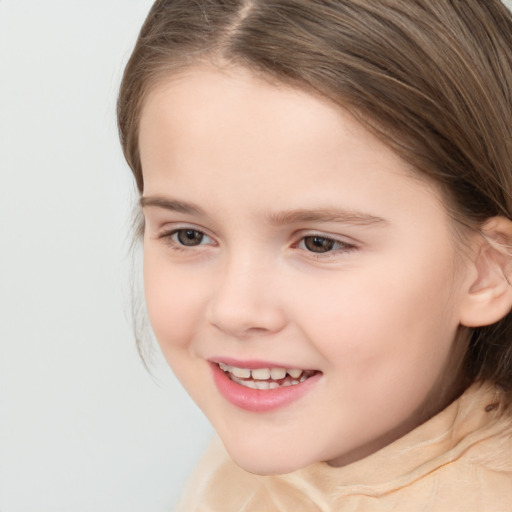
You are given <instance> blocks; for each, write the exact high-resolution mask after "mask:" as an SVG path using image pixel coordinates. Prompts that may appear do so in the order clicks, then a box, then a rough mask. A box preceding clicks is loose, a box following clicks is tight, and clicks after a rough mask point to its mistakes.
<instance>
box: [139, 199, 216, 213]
mask: <svg viewBox="0 0 512 512" xmlns="http://www.w3.org/2000/svg"><path fill="white" fill-rule="evenodd" d="M140 205H141V207H142V208H146V207H148V206H153V207H156V208H163V209H164V210H171V211H173V212H178V213H185V214H189V215H202V216H205V215H206V212H205V211H204V210H203V209H202V208H200V207H199V206H196V205H195V204H192V203H187V202H186V201H178V200H176V199H170V198H166V197H160V196H148V197H145V196H142V197H141V198H140Z"/></svg>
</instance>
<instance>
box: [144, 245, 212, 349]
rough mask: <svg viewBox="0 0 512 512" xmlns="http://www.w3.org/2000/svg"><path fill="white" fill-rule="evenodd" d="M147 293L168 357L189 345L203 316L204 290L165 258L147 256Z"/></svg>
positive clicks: (151, 316) (150, 313) (155, 328)
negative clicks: (171, 352)
mask: <svg viewBox="0 0 512 512" xmlns="http://www.w3.org/2000/svg"><path fill="white" fill-rule="evenodd" d="M144 292H145V298H146V307H147V312H148V317H149V321H150V323H151V327H152V329H153V332H154V333H155V336H156V339H157V341H158V343H159V344H160V346H161V347H162V350H163V352H164V354H165V353H166V352H167V350H172V349H173V348H179V347H183V346H186V345H187V344H188V343H189V342H190V340H191V337H192V336H193V333H194V329H195V328H196V327H197V325H198V322H200V320H201V316H202V309H203V308H202V301H201V296H202V292H204V288H203V287H202V286H200V284H199V280H198V279H194V278H191V279H187V276H186V273H184V272H183V271H182V270H180V268H178V267H173V266H171V265H169V263H168V262H167V261H166V259H165V258H163V257H162V256H160V255H155V254H152V253H151V252H150V251H147V252H146V251H145V253H144Z"/></svg>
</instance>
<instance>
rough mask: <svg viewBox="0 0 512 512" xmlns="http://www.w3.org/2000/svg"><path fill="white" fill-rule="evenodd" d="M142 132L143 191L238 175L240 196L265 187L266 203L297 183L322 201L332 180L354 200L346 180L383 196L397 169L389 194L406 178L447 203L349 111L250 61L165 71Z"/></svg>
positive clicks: (212, 184) (406, 184)
mask: <svg viewBox="0 0 512 512" xmlns="http://www.w3.org/2000/svg"><path fill="white" fill-rule="evenodd" d="M139 133H140V138H139V143H140V152H141V161H142V167H143V174H144V181H145V190H144V192H145V193H151V194H156V193H159V192H160V191H161V190H165V189H166V187H172V189H173V190H179V189H180V187H182V186H183V187H185V186H190V184H191V183H193V184H194V187H196V190H197V191H198V192H200V190H201V186H202V185H203V189H204V190H203V192H204V194H205V196H207V195H208V194H209V196H212V193H213V192H215V193H217V192H216V191H217V190H219V189H222V188H225V187H227V186H228V184H230V185H231V186H233V187H236V190H237V194H238V195H240V196H242V195H243V194H244V193H247V195H248V196H258V194H259V201H260V203H261V204H262V205H263V203H264V197H267V196H268V197H272V200H277V199H279V197H280V196H282V195H283V192H284V191H288V192H289V193H290V195H291V194H293V189H294V188H297V190H295V192H296V193H297V202H300V201H299V199H300V200H301V199H302V198H304V196H305V195H308V196H309V198H308V199H311V200H314V199H315V194H317V195H319V197H318V200H319V201H320V200H321V199H320V195H321V194H324V195H325V193H326V190H327V192H328V193H329V195H330V197H332V199H329V200H330V201H331V202H333V201H334V200H335V198H337V197H342V198H343V201H344V202H346V203H351V199H350V197H347V196H346V195H345V194H344V189H349V188H350V186H354V187H356V188H359V189H360V188H361V187H362V188H363V189H364V190H365V191H367V192H368V195H369V197H371V194H370V192H371V191H372V190H373V192H374V193H375V195H376V196H382V194H383V192H382V193H380V192H379V190H378V187H380V186H382V184H383V183H382V182H383V180H384V179H386V180H388V181H389V179H392V180H394V181H395V182H396V183H393V184H391V183H388V184H387V187H386V194H391V195H396V192H395V190H394V189H395V188H396V184H397V183H400V186H401V188H402V189H407V188H410V189H411V192H412V191H413V189H414V193H416V194H417V193H424V194H428V195H431V196H433V197H434V198H435V199H436V200H438V206H439V205H440V201H439V200H440V197H441V196H440V194H439V193H438V191H437V190H436V187H435V186H434V185H433V184H432V183H430V181H427V180H426V179H424V178H422V177H420V176H421V175H419V173H417V172H413V171H412V170H411V168H410V166H409V165H408V164H407V163H406V162H404V161H403V160H402V159H401V158H400V157H399V156H398V155H396V153H394V152H393V151H392V150H391V149H390V148H389V147H388V146H387V145H386V144H384V143H383V142H381V141H380V140H379V139H377V138H376V137H375V136H374V135H373V134H372V133H371V132H370V131H369V130H368V129H366V128H365V127H364V126H363V125H362V124H361V123H360V122H358V120H357V119H356V118H355V117H354V116H352V115H351V114H350V113H349V112H348V111H346V110H345V109H342V108H341V107H339V106H337V105H335V104H333V103H332V102H330V101H329V100H327V99H325V98H322V97H319V96H316V95H313V94H310V93H308V92H306V91H303V90H300V89H297V88H292V87H290V86H286V85H281V84H273V83H270V82H268V81H266V80H264V79H262V78H261V77H258V76H255V75H254V74H253V73H251V72H250V71H247V70H245V69H243V68H233V67H230V68H218V67H213V66H206V65H205V66H198V67H194V68H189V69H186V70H185V71H183V72H180V73H178V74H176V75H172V76H169V77H167V78H166V79H164V80H162V81H160V83H159V84H158V85H157V86H155V87H154V88H153V89H152V90H151V92H150V93H149V94H148V96H147V98H146V101H145V104H144V107H143V110H142V115H141V123H140V132H139ZM269 184H270V185H271V187H272V189H273V191H269V187H268V185H269ZM333 187H337V190H334V189H332V188H333ZM212 188H213V190H212ZM298 188H301V190H300V191H299V190H298ZM329 189H332V190H329ZM299 192H300V193H299ZM269 194H270V195H269ZM397 198H398V196H397ZM404 200H405V198H400V201H404ZM290 206H292V207H302V205H300V204H298V205H290ZM344 206H347V207H348V208H351V204H347V205H344ZM403 206H404V207H406V205H405V204H404V205H403Z"/></svg>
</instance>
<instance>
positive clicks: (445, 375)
mask: <svg viewBox="0 0 512 512" xmlns="http://www.w3.org/2000/svg"><path fill="white" fill-rule="evenodd" d="M140 151H141V161H142V166H143V175H144V192H143V205H144V215H145V234H144V279H145V294H146V301H147V309H148V313H149V318H150V321H151V325H152V327H153V330H154V332H155V335H156V338H157V339H158V342H159V344H160V347H161V349H162V351H163V354H164V355H165V357H166V359H167V361H168V362H169V364H170V366H171V367H172V369H173V370H174V372H175V373H176V375H177V376H178V378H179V379H180V381H181V382H182V384H183V385H184V387H185V388H186V390H187V391H188V392H189V393H190V395H191V396H192V398H193V399H194V400H195V401H196V402H197V404H198V405H199V406H200V407H201V409H202V410H203V411H204V413H205V414H206V415H207V417H208V418H209V419H210V421H211V423H212V424H213V426H214V428H215V429H216V430H217V432H218V434H219V435H220V437H221V439H222V441H223V442H224V444H225V446H226V448H227V450H228V451H229V453H230V454H231V456H232V457H233V458H234V460H235V461H236V462H237V463H238V464H239V465H240V466H242V467H243V468H245V469H247V470H249V471H251V472H255V473H259V474H275V473H284V472H289V471H292V470H295V469H298V468H301V467H304V466H307V465H309V464H311V463H314V462H318V461H327V462H329V463H330V464H332V465H345V464H347V463H350V462H353V461H355V460H358V459H360V458H363V457H366V456H368V455H369V454H371V453H373V452H375V451H376V450H378V449H380V448H382V447H383V446H385V445H387V444H389V443H390V442H392V441H394V440H395V439H397V438H398V437H401V436H403V435H404V434H405V433H407V432H409V431H410V430H412V429H413V428H415V427H416V426H417V425H419V424H420V423H422V422H423V421H425V420H426V419H428V418H429V417H431V416H432V415H433V414H435V413H437V412H438V411H439V410H440V409H441V408H443V407H444V406H445V405H447V404H448V403H449V402H450V401H452V400H453V399H454V398H455V397H456V396H457V395H458V394H459V393H460V392H461V388H460V371H459V370H460V363H461V360H462V356H463V352H464V350H465V338H464V336H461V335H459V334H458V333H459V331H460V324H461V322H463V320H466V321H467V322H468V321H469V322H471V307H474V306H471V304H472V302H471V300H472V299H471V298H470V296H471V294H472V292H473V291H474V290H476V289H477V285H476V283H477V282H478V267H477V265H475V263H474V260H475V258H476V254H477V252H478V251H477V249H476V248H474V249H471V247H476V245H477V243H480V242H478V240H480V239H481V237H476V236H475V237H474V239H475V240H477V242H475V243H474V244H473V245H471V243H472V242H471V237H469V239H470V242H469V245H468V247H469V248H468V247H466V250H465V251H464V252H462V251H461V248H460V244H459V242H458V240H456V238H455V236H454V226H453V221H452V220H451V219H450V218H449V217H448V215H447V213H446V211H445V208H444V207H443V198H442V196H441V193H440V192H439V191H438V190H437V189H436V187H435V186H433V185H431V184H429V183H428V182H426V181H425V180H424V179H422V178H419V177H418V175H416V174H414V173H413V171H412V170H411V169H410V168H409V166H408V165H407V164H406V163H405V162H404V161H403V160H401V159H400V158H399V157H398V156H397V155H396V154H395V153H394V152H393V151H391V150H390V149H389V148H388V147H387V146H386V145H384V144H383V143H382V142H381V141H379V140H378V139H377V138H376V137H375V136H373V135H372V134H371V133H370V132H369V131H368V130H366V129H365V128H364V127H363V126H362V125H361V124H360V123H358V122H357V120H356V119H354V117H352V116H351V115H350V114H349V113H348V112H346V111H344V110H343V109H341V108H339V107H337V106H335V105H333V104H331V103H329V102H328V101H327V100H324V99H322V98H319V97H316V96H314V95H312V94H309V93H306V92H303V91H301V90H297V89H293V88H291V87H288V86H284V85H276V84H272V83H270V82H268V81H265V80H264V79H262V78H260V77H258V76H256V75H254V74H252V73H251V72H249V71H246V70H244V69H241V68H236V67H230V66H224V67H221V66H213V65H207V64H202V65H198V66H196V67H192V68H189V69H187V70H185V71H182V72H180V74H178V75H174V76H172V77H169V78H166V79H163V80H162V81H161V82H160V83H159V85H158V86H156V87H155V88H154V89H153V90H152V91H151V92H150V94H149V95H148V97H147V99H146V102H145V104H144V108H143V111H142V118H141V124H140ZM478 321H479V322H480V320H478ZM228 357H229V358H234V359H237V360H244V361H247V360H263V361H272V362H276V363H280V364H282V366H283V367H287V368H304V369H314V370H317V371H319V372H321V378H320V379H319V380H318V382H317V383H316V384H315V385H314V386H312V387H311V389H310V391H308V393H306V394H305V395H304V396H303V397H301V398H300V399H298V400H296V401H294V402H292V403H291V404H288V405H287V406H286V407H282V408H279V409H277V410H275V411H270V412H265V413H255V412H251V411H246V410H242V409H239V408H237V407H236V406H234V405H232V404H231V403H229V401H227V400H226V399H225V398H223V397H222V396H221V395H220V393H219V391H218V389H217V388H216V386H215V385H214V383H213V378H212V372H211V371H210V366H209V365H210V363H209V361H211V360H212V359H217V360H218V359H222V358H228Z"/></svg>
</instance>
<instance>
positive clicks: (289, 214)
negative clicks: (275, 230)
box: [140, 196, 388, 226]
mask: <svg viewBox="0 0 512 512" xmlns="http://www.w3.org/2000/svg"><path fill="white" fill-rule="evenodd" d="M140 205H141V207H142V208H145V207H156V208H163V209H165V210H170V211H174V212H178V213H184V214H188V215H199V216H206V212H205V211H204V210H203V209H202V208H201V207H199V206H197V205H195V204H192V203H189V202H186V201H179V200H176V199H171V198H167V197H160V196H147V197H146V196H143V197H141V198H140ZM267 217H268V219H269V222H270V224H272V225H274V226H283V225H286V224H294V223H299V222H338V223H344V224H355V225H362V226H369V225H372V224H388V221H387V220H385V219H383V218H382V217H377V216H375V215H371V214H369V213H364V212H358V211H355V210H350V209H345V208H312V209H307V208H304V209H297V210H287V211H282V212H271V213H269V214H268V216H267Z"/></svg>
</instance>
